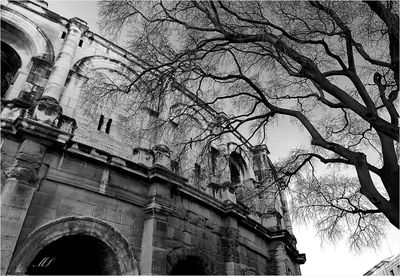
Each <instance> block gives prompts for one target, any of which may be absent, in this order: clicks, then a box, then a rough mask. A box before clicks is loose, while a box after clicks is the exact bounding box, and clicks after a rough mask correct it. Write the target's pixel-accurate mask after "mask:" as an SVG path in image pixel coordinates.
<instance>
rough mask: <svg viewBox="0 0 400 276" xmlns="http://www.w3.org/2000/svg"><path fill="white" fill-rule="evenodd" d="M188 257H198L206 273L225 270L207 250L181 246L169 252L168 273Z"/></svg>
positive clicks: (211, 273)
mask: <svg viewBox="0 0 400 276" xmlns="http://www.w3.org/2000/svg"><path fill="white" fill-rule="evenodd" d="M188 257H195V258H198V259H199V260H200V262H201V263H202V265H203V269H204V273H205V274H206V275H218V274H219V275H221V274H223V271H220V269H219V268H218V267H217V265H216V264H215V262H214V261H213V260H212V259H210V258H209V257H208V256H207V254H206V252H204V251H203V250H201V249H199V248H196V247H191V248H189V247H180V248H176V249H174V250H171V251H170V252H169V253H168V254H167V269H166V273H167V274H170V273H171V272H172V270H173V268H174V266H176V265H177V264H178V263H179V262H180V261H184V260H185V259H186V258H188Z"/></svg>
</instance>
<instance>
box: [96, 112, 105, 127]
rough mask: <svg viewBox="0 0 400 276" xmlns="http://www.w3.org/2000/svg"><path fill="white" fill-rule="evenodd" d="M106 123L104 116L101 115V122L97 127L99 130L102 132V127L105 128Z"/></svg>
mask: <svg viewBox="0 0 400 276" xmlns="http://www.w3.org/2000/svg"><path fill="white" fill-rule="evenodd" d="M103 123H104V116H103V115H100V120H99V124H98V126H97V130H101V127H102V126H103Z"/></svg>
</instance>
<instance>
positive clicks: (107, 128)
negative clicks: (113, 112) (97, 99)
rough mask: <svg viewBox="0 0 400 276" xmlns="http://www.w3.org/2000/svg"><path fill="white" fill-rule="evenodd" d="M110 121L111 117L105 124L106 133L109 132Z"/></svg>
mask: <svg viewBox="0 0 400 276" xmlns="http://www.w3.org/2000/svg"><path fill="white" fill-rule="evenodd" d="M111 123H112V119H109V120H108V122H107V125H106V133H107V134H109V133H110V128H111Z"/></svg>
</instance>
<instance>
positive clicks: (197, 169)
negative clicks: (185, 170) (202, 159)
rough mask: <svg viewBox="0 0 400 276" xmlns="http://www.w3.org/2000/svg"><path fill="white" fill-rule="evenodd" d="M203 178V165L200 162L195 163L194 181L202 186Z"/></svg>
mask: <svg viewBox="0 0 400 276" xmlns="http://www.w3.org/2000/svg"><path fill="white" fill-rule="evenodd" d="M200 178H201V166H200V164H197V163H195V164H194V181H195V185H196V186H197V187H199V186H200V180H201V179H200Z"/></svg>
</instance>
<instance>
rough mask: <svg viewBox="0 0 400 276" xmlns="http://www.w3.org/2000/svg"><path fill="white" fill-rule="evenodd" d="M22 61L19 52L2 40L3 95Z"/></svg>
mask: <svg viewBox="0 0 400 276" xmlns="http://www.w3.org/2000/svg"><path fill="white" fill-rule="evenodd" d="M21 64H22V61H21V58H20V56H19V55H18V53H17V52H16V51H15V50H14V49H13V48H12V47H11V46H10V45H8V44H7V43H5V42H3V41H2V42H1V97H2V98H3V97H4V96H5V94H6V92H7V89H8V88H9V87H10V85H11V83H12V81H13V79H14V77H15V74H16V73H17V71H18V69H19V68H20V67H21Z"/></svg>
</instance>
